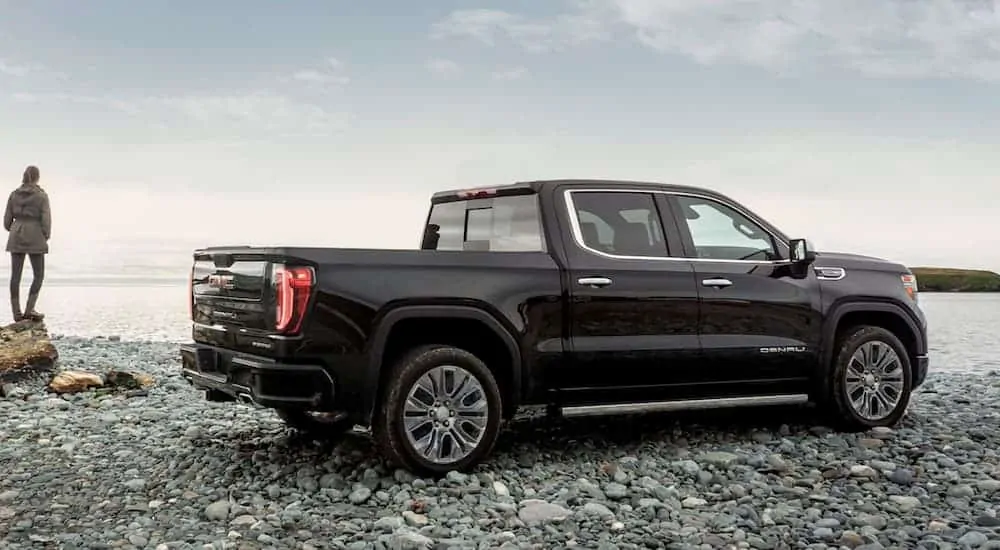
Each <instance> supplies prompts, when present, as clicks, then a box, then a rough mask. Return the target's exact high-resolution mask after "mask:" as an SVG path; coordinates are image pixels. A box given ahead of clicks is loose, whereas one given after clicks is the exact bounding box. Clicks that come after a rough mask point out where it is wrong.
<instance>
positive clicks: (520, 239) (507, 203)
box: [420, 194, 545, 252]
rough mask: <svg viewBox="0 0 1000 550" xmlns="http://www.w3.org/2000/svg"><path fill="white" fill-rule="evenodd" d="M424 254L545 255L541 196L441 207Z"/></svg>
mask: <svg viewBox="0 0 1000 550" xmlns="http://www.w3.org/2000/svg"><path fill="white" fill-rule="evenodd" d="M420 248H422V249H423V250H480V251H489V252H543V251H545V239H544V238H543V237H542V224H541V218H540V216H539V213H538V195H535V194H531V195H516V196H510V197H496V198H490V199H474V200H467V201H455V202H445V203H438V204H435V205H433V206H432V207H431V215H430V219H429V220H428V223H427V227H426V228H425V230H424V239H423V242H422V243H421V246H420Z"/></svg>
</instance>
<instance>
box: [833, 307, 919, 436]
mask: <svg viewBox="0 0 1000 550" xmlns="http://www.w3.org/2000/svg"><path fill="white" fill-rule="evenodd" d="M836 354H837V355H836V357H835V359H834V363H833V368H832V370H831V378H830V379H829V380H828V381H827V384H826V392H825V393H826V396H825V397H826V401H827V404H828V405H827V408H828V410H829V412H830V413H832V414H833V416H834V421H835V422H836V423H837V424H838V425H840V426H842V427H843V428H845V429H848V430H852V431H862V430H867V429H871V428H874V427H877V426H893V425H895V424H896V423H897V422H899V420H900V419H902V418H903V415H904V414H906V408H907V406H909V403H910V394H911V392H912V390H913V380H912V370H911V368H910V359H909V356H908V355H907V353H906V348H905V347H904V346H903V344H902V342H900V341H899V338H897V337H896V335H895V334H893V333H892V332H890V331H888V330H886V329H884V328H882V327H876V326H858V327H853V328H851V329H849V330H848V331H847V332H845V333H844V334H843V336H842V337H841V338H840V340H839V345H838V347H837V350H836Z"/></svg>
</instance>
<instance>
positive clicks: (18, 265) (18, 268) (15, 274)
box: [10, 252, 24, 322]
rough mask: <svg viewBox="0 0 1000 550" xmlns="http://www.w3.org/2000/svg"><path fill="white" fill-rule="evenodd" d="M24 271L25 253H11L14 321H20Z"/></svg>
mask: <svg viewBox="0 0 1000 550" xmlns="http://www.w3.org/2000/svg"><path fill="white" fill-rule="evenodd" d="M22 271H24V254H22V253H20V252H11V253H10V311H11V314H12V315H13V316H14V321H15V322H16V321H20V320H21V319H22V317H23V316H22V315H21V272H22Z"/></svg>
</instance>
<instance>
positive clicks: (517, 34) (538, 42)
mask: <svg viewBox="0 0 1000 550" xmlns="http://www.w3.org/2000/svg"><path fill="white" fill-rule="evenodd" d="M575 5H577V6H578V9H577V10H576V11H575V12H572V13H566V14H560V15H557V16H555V17H549V18H541V19H531V18H528V17H525V16H521V15H517V14H513V13H509V12H505V11H502V10H489V9H477V10H456V11H453V12H451V13H450V14H448V16H447V17H445V18H444V19H443V20H442V21H439V22H437V23H435V24H434V25H433V27H432V29H431V36H432V37H433V38H436V39H445V38H454V37H458V38H471V39H474V40H478V41H480V42H483V43H484V44H489V45H495V44H496V43H497V42H498V41H499V40H501V39H503V40H509V41H511V42H514V43H516V44H518V45H520V46H521V47H523V48H524V49H526V50H528V51H532V52H549V51H556V50H562V49H565V48H567V47H572V46H577V45H580V44H584V43H587V42H594V41H601V40H606V39H608V38H609V36H610V35H609V34H608V32H607V29H606V25H605V21H603V20H602V17H601V16H602V15H605V14H606V12H605V10H602V9H600V6H599V5H597V4H593V3H586V4H581V3H576V4H575Z"/></svg>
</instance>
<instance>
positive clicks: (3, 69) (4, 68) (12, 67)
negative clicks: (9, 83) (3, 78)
mask: <svg viewBox="0 0 1000 550" xmlns="http://www.w3.org/2000/svg"><path fill="white" fill-rule="evenodd" d="M29 72H31V68H30V67H28V66H26V65H18V64H16V63H14V62H12V61H8V60H6V59H2V58H0V74H3V75H7V76H25V75H26V74H28V73H29Z"/></svg>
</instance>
